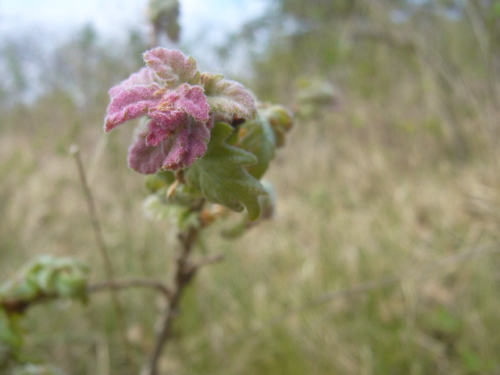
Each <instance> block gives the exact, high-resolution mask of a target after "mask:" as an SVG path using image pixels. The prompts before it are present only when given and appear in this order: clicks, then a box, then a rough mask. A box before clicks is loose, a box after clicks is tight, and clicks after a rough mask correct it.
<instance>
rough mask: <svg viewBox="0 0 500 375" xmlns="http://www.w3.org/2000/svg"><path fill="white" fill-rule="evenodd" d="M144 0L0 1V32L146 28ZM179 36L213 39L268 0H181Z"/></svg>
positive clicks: (107, 32)
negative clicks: (180, 31)
mask: <svg viewBox="0 0 500 375" xmlns="http://www.w3.org/2000/svg"><path fill="white" fill-rule="evenodd" d="M147 3H148V0H0V35H6V34H10V33H16V32H18V31H26V30H28V31H30V30H33V32H40V31H43V32H48V33H55V34H56V35H61V36H62V35H65V34H67V33H70V32H71V31H72V30H75V29H78V28H79V27H81V26H83V25H86V24H89V23H90V24H92V25H93V26H95V28H96V29H97V31H98V32H99V33H100V34H102V35H103V36H110V37H113V36H119V35H120V33H121V31H123V30H128V29H130V28H131V27H145V24H146V23H145V22H146V17H145V8H146V6H147ZM180 3H181V18H180V22H181V28H182V38H183V39H184V38H185V39H187V40H191V39H194V38H197V37H198V36H200V35H202V34H203V35H204V36H207V34H206V30H207V27H208V28H209V30H210V32H209V33H208V37H209V38H211V39H212V40H213V41H217V40H220V39H221V38H222V37H223V36H224V35H225V34H226V33H227V32H230V31H235V30H237V29H238V25H240V24H241V23H242V22H244V21H246V20H249V19H252V18H254V17H256V16H258V15H259V14H261V13H262V12H263V11H264V9H265V7H266V4H267V0H180Z"/></svg>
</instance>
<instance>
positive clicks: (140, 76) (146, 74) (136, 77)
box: [108, 68, 158, 98]
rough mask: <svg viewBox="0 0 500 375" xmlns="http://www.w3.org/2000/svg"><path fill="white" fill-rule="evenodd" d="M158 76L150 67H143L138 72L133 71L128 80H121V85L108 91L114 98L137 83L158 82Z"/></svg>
mask: <svg viewBox="0 0 500 375" xmlns="http://www.w3.org/2000/svg"><path fill="white" fill-rule="evenodd" d="M157 79H158V76H157V75H156V73H155V72H154V71H153V70H151V69H149V68H141V70H139V71H138V72H137V73H133V74H131V75H130V77H128V78H127V79H126V80H124V81H123V82H121V83H120V84H119V85H116V86H114V87H111V88H110V89H109V91H108V93H109V96H110V97H111V98H112V97H114V96H116V95H118V94H119V93H120V92H122V91H123V90H124V89H126V88H129V87H131V86H136V85H143V86H144V85H149V84H150V83H154V82H156V81H157Z"/></svg>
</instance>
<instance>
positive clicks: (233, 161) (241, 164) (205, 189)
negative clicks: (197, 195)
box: [185, 123, 267, 220]
mask: <svg viewBox="0 0 500 375" xmlns="http://www.w3.org/2000/svg"><path fill="white" fill-rule="evenodd" d="M233 130H234V129H233V128H232V127H231V126H230V125H228V124H225V123H217V124H215V126H214V128H213V129H212V135H211V139H210V143H209V144H208V149H207V151H206V153H205V155H204V156H203V157H202V158H201V159H198V160H197V161H196V162H195V163H194V164H193V165H192V166H191V167H190V168H189V169H188V170H187V171H186V175H185V177H186V182H187V183H188V184H189V185H190V186H192V187H194V188H196V189H198V190H200V191H201V192H202V193H203V195H204V196H205V197H206V198H207V200H209V201H210V202H212V203H219V204H221V205H223V206H226V207H227V208H229V209H231V210H233V211H238V212H239V211H242V210H243V208H244V207H246V209H247V211H248V215H249V218H250V219H251V220H255V219H257V218H258V217H259V215H260V205H259V196H260V195H265V194H267V192H266V190H265V189H264V188H263V186H262V185H261V184H260V182H259V181H258V180H257V179H255V178H254V177H253V176H252V175H251V174H250V173H248V172H247V170H246V169H245V167H247V166H249V165H252V164H256V163H257V158H256V157H255V155H253V154H251V153H249V152H247V151H245V150H242V149H240V148H237V147H233V146H230V145H228V144H227V143H225V142H224V141H225V140H226V139H227V138H228V137H229V136H230V135H231V133H232V132H233Z"/></svg>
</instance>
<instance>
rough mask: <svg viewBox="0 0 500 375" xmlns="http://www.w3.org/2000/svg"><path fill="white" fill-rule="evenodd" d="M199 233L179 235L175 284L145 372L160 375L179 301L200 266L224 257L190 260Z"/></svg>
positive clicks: (216, 256) (196, 231)
mask: <svg viewBox="0 0 500 375" xmlns="http://www.w3.org/2000/svg"><path fill="white" fill-rule="evenodd" d="M200 208H201V207H200ZM198 233H199V228H195V227H190V228H189V229H188V231H187V232H186V233H180V234H179V236H178V239H179V242H180V243H181V249H180V254H179V257H178V258H177V261H176V269H175V276H174V281H173V283H174V286H173V288H171V289H170V288H169V291H170V293H171V294H170V298H169V302H170V303H169V305H168V306H167V307H166V309H165V311H164V316H163V322H162V324H161V327H160V330H159V331H158V335H157V337H156V343H155V347H154V350H153V354H152V355H151V358H150V360H149V363H148V365H147V367H146V368H145V370H144V372H143V374H147V375H158V361H159V359H160V357H161V353H162V351H163V349H164V348H165V345H166V344H167V343H168V341H169V340H170V339H171V337H172V323H173V321H174V320H175V318H176V317H177V316H178V313H179V303H180V300H181V297H182V295H183V293H184V291H185V289H186V287H187V286H188V284H189V283H190V282H191V280H192V279H193V277H194V276H195V275H196V273H197V272H198V270H199V269H200V267H202V266H205V265H208V264H212V263H215V262H219V261H221V260H222V259H223V256H222V255H220V254H219V255H214V256H209V257H206V258H204V259H202V260H200V261H198V262H197V263H193V262H190V261H189V257H190V255H191V253H192V249H193V245H194V244H195V241H196V239H197V237H198Z"/></svg>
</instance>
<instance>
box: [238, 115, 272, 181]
mask: <svg viewBox="0 0 500 375" xmlns="http://www.w3.org/2000/svg"><path fill="white" fill-rule="evenodd" d="M239 138H240V140H239V146H240V147H241V148H242V149H244V150H246V151H249V152H251V153H252V154H254V155H255V156H256V157H257V164H254V165H251V166H248V167H247V170H248V172H249V173H250V174H251V175H252V176H253V177H255V178H257V179H260V178H261V177H262V176H263V175H264V173H265V172H266V170H267V167H268V166H269V162H270V161H271V160H273V158H274V147H275V144H276V138H275V136H274V132H273V129H272V128H271V125H269V123H268V122H267V121H266V120H264V119H262V118H258V119H256V120H251V121H245V122H244V123H243V124H242V125H241V126H240V127H239Z"/></svg>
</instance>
